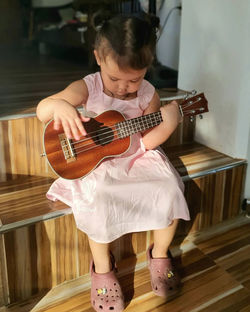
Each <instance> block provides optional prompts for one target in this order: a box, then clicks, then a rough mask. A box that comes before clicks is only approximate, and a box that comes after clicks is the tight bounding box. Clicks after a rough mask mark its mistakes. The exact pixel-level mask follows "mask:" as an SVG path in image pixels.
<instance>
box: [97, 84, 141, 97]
mask: <svg viewBox="0 0 250 312" xmlns="http://www.w3.org/2000/svg"><path fill="white" fill-rule="evenodd" d="M103 92H104V93H105V94H106V95H108V96H110V97H113V98H115V99H119V100H131V99H134V98H136V97H137V92H134V93H126V94H124V95H122V96H119V95H116V94H114V93H112V92H111V91H110V90H108V89H107V88H105V86H103Z"/></svg>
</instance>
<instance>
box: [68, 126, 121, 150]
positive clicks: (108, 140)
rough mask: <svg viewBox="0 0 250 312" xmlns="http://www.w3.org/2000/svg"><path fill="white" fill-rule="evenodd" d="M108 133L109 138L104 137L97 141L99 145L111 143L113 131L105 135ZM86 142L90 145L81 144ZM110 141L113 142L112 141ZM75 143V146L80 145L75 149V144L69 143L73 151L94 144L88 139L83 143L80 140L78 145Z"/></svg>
mask: <svg viewBox="0 0 250 312" xmlns="http://www.w3.org/2000/svg"><path fill="white" fill-rule="evenodd" d="M109 133H110V135H109V136H105V138H102V139H98V143H99V145H105V144H107V143H111V140H110V139H111V138H113V137H114V132H113V131H109V132H106V133H105V134H109ZM118 139H119V137H118ZM86 141H89V142H90V143H86V144H81V143H85V142H86ZM112 141H114V140H112ZM76 143H77V144H80V145H79V146H77V147H76V146H75V142H73V143H71V145H72V147H73V149H74V151H76V150H78V149H80V148H81V147H83V146H84V147H87V146H89V145H92V144H93V143H94V140H92V138H88V139H86V140H84V142H83V140H82V141H81V142H80V143H79V142H76ZM86 150H88V149H86Z"/></svg>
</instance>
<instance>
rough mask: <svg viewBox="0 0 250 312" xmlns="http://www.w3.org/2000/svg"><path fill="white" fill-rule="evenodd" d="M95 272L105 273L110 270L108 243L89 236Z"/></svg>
mask: <svg viewBox="0 0 250 312" xmlns="http://www.w3.org/2000/svg"><path fill="white" fill-rule="evenodd" d="M89 246H90V249H91V253H92V257H93V261H94V264H95V272H96V273H107V272H109V271H111V269H112V267H111V262H110V251H109V244H101V243H97V242H95V241H93V240H92V239H90V238H89Z"/></svg>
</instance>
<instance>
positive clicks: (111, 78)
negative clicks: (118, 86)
mask: <svg viewBox="0 0 250 312" xmlns="http://www.w3.org/2000/svg"><path fill="white" fill-rule="evenodd" d="M109 78H110V80H112V81H117V80H118V79H116V78H113V77H109Z"/></svg>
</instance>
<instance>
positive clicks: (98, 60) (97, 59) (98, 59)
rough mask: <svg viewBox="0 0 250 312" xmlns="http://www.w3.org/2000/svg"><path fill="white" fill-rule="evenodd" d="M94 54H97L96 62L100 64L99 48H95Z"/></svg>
mask: <svg viewBox="0 0 250 312" xmlns="http://www.w3.org/2000/svg"><path fill="white" fill-rule="evenodd" d="M94 55H95V59H96V63H97V64H98V65H99V66H100V63H101V61H100V58H99V55H98V52H97V50H94Z"/></svg>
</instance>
